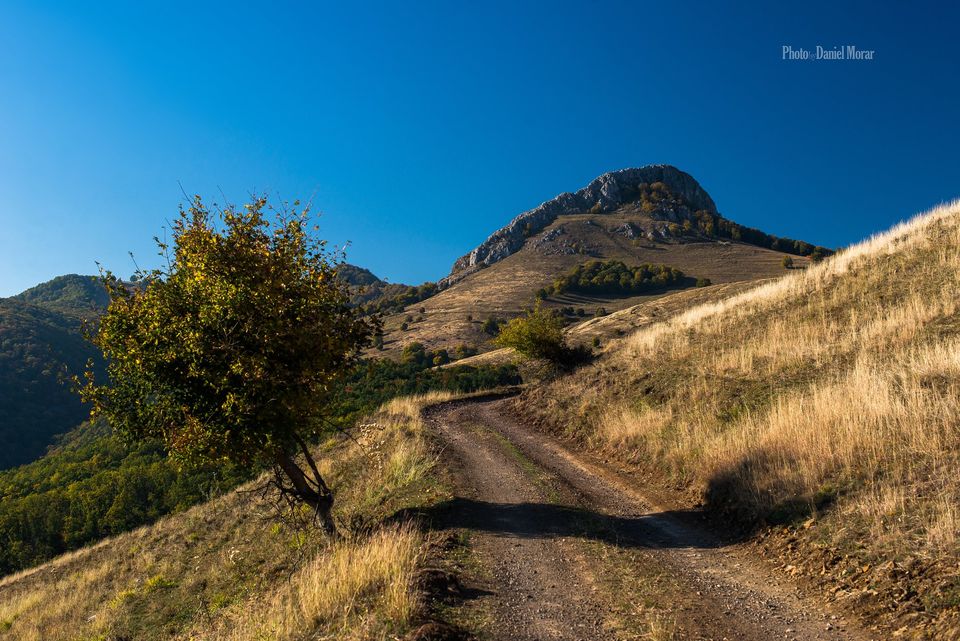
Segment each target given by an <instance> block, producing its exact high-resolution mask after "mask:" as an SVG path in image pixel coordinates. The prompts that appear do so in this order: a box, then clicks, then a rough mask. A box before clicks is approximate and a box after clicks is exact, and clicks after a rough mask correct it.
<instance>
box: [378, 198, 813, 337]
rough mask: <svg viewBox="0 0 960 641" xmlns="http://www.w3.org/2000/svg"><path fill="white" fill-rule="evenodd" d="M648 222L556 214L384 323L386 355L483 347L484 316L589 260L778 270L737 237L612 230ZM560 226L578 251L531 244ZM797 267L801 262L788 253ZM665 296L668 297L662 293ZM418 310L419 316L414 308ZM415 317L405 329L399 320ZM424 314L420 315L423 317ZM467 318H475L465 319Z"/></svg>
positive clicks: (712, 270) (692, 271) (731, 279)
mask: <svg viewBox="0 0 960 641" xmlns="http://www.w3.org/2000/svg"><path fill="white" fill-rule="evenodd" d="M644 220H649V217H648V215H647V214H644V213H642V212H641V211H639V210H638V209H637V208H636V207H634V206H632V205H628V206H625V207H624V208H623V209H622V210H620V211H618V212H612V213H609V214H601V215H587V214H581V215H571V216H561V217H560V218H558V219H557V220H556V221H554V222H553V223H552V224H551V225H549V226H548V227H547V228H546V229H544V230H543V232H541V233H540V234H537V235H535V236H534V237H531V238H530V240H528V241H527V243H526V245H525V246H524V247H523V248H522V249H520V250H519V251H518V252H516V253H515V254H513V255H511V256H508V257H507V258H505V259H503V260H501V261H499V262H497V263H494V264H493V265H491V266H490V267H488V268H485V269H481V270H479V271H476V272H474V273H472V274H470V275H468V276H467V277H465V278H464V279H463V280H461V281H460V282H458V283H456V284H454V285H453V286H452V287H450V288H448V289H446V290H444V291H442V292H440V293H438V294H436V295H435V296H433V297H431V298H429V299H427V300H426V301H423V302H420V303H416V304H414V305H411V306H410V307H409V308H408V309H406V310H404V311H403V312H402V313H400V314H394V315H391V316H390V317H388V318H387V319H386V320H385V325H384V328H385V348H386V352H387V353H388V354H389V353H396V352H399V351H400V350H402V349H403V347H404V346H405V345H407V344H409V343H411V342H414V341H417V342H421V343H423V344H424V345H426V346H427V347H428V348H429V349H437V348H440V347H443V348H447V349H450V348H453V347H456V346H457V345H460V344H469V345H475V346H478V347H482V348H487V347H489V341H490V336H488V335H487V334H485V333H484V332H483V331H482V329H481V327H482V323H483V321H485V320H486V319H487V318H489V317H491V316H492V317H496V318H502V319H510V318H513V317H515V316H517V315H519V314H521V313H522V311H523V310H524V309H525V308H527V307H530V306H531V305H533V302H534V293H535V292H536V291H537V290H538V289H540V288H541V287H545V286H547V285H550V284H551V283H552V282H553V281H554V279H556V277H557V276H558V275H560V274H562V273H564V272H566V271H568V270H570V269H571V268H573V267H575V266H576V265H578V264H581V263H583V262H586V261H588V260H595V259H601V260H610V259H615V260H622V261H625V262H627V263H628V264H640V263H662V264H667V265H670V266H671V267H676V268H677V269H680V270H681V271H683V272H684V273H685V274H687V275H690V276H693V277H697V278H700V277H702V278H709V279H711V281H712V282H713V283H715V284H721V283H722V284H730V283H741V282H745V281H755V280H757V279H763V278H772V277H776V276H780V275H781V274H783V273H784V268H783V266H782V264H781V260H782V259H783V256H784V254H782V253H779V252H775V251H771V250H768V249H763V248H760V247H755V246H753V245H747V244H744V243H738V242H726V241H720V242H693V243H651V242H647V241H646V240H636V241H634V240H631V239H629V238H627V237H626V236H624V235H622V234H621V233H618V232H616V231H615V230H616V229H617V228H618V227H621V226H622V225H623V224H624V223H627V222H631V223H637V222H640V223H641V226H643V224H642V221H644ZM560 227H562V228H563V232H564V233H563V235H562V237H563V238H564V240H565V241H566V242H571V243H574V242H576V243H580V244H582V245H583V246H584V247H585V248H586V249H585V252H584V253H583V254H576V253H557V252H555V251H553V252H551V251H544V250H543V249H538V248H537V239H538V238H539V237H540V236H541V235H542V234H545V233H549V232H551V231H554V230H556V229H558V228H560ZM794 260H795V261H796V264H797V265H798V266H801V265H806V264H807V262H808V261H807V259H806V258H802V257H799V256H796V257H794ZM668 295H669V294H668ZM661 296H662V294H656V295H648V296H633V297H626V298H621V297H607V296H573V295H570V296H566V297H563V299H562V300H557V301H547V303H546V306H547V307H565V306H572V307H574V308H577V307H581V308H584V310H585V311H586V312H588V313H590V314H592V313H593V312H594V311H595V310H596V308H597V307H600V306H602V307H604V308H605V309H606V310H607V311H608V312H613V311H616V310H623V309H626V308H629V307H633V306H636V305H640V304H642V303H644V302H648V301H653V300H656V299H658V298H660V297H661ZM421 308H423V309H424V313H423V314H421V313H420V311H419V310H420V309H421ZM407 316H412V317H413V319H414V320H413V322H409V323H408V327H407V329H406V330H401V329H400V327H401V324H402V323H403V322H405V320H406V318H407ZM421 316H422V320H421ZM467 316H472V318H473V320H472V321H468V320H467ZM616 328H617V327H614V326H612V325H607V327H606V328H604V327H596V328H594V329H596V330H598V332H597V334H593V333H589V336H587V338H592V337H593V335H603V334H604V333H605V332H604V330H610V329H616Z"/></svg>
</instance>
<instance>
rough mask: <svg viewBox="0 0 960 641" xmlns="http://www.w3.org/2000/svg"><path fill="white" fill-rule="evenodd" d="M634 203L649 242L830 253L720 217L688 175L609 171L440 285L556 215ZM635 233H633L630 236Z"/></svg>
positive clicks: (529, 216)
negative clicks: (728, 243)
mask: <svg viewBox="0 0 960 641" xmlns="http://www.w3.org/2000/svg"><path fill="white" fill-rule="evenodd" d="M634 203H639V204H640V205H641V210H642V212H643V213H644V214H646V215H647V216H648V217H649V219H650V220H651V221H656V222H659V223H660V224H653V225H649V226H647V229H645V230H644V235H645V236H646V237H647V238H648V239H649V240H657V239H658V238H659V239H666V238H671V237H674V238H679V237H684V236H687V237H697V236H700V237H706V238H729V239H732V240H737V241H743V242H746V243H748V244H752V245H757V246H759V247H764V248H767V249H773V250H775V251H781V252H784V253H788V254H796V255H800V256H809V255H813V254H816V255H817V256H818V257H824V256H826V255H828V254H830V253H832V252H830V251H829V250H828V249H826V248H824V247H817V246H813V245H811V244H809V243H806V242H804V241H795V240H792V239H789V238H778V237H776V236H771V235H770V234H766V233H764V232H762V231H760V230H758V229H752V228H749V227H744V226H743V225H739V224H737V223H734V222H733V221H730V220H728V219H726V218H723V217H722V216H720V214H719V213H718V212H717V207H716V205H715V204H714V202H713V199H712V198H710V195H709V194H708V193H707V192H706V191H705V190H704V189H703V188H702V187H701V186H700V184H699V183H697V181H696V180H695V179H694V178H693V177H692V176H690V175H689V174H687V173H685V172H683V171H680V170H679V169H677V168H676V167H672V166H670V165H648V166H646V167H639V168H632V169H621V170H619V171H612V172H609V173H606V174H603V175H602V176H600V177H598V178H596V179H594V180H593V181H592V182H591V183H590V184H589V185H587V186H586V187H584V188H583V189H580V190H579V191H577V192H574V193H563V194H560V195H559V196H557V197H556V198H554V199H552V200H548V201H547V202H545V203H543V204H541V205H539V206H538V207H535V208H534V209H531V210H529V211H525V212H523V213H521V214H520V215H518V216H517V217H516V218H514V219H513V220H512V221H510V223H509V224H508V225H507V226H505V227H502V228H500V229H498V230H497V231H495V232H494V233H493V234H491V235H490V237H489V238H487V240H485V241H484V242H483V243H481V244H480V246H478V247H477V248H476V249H474V250H473V251H471V252H470V253H469V254H466V255H465V256H462V257H461V258H459V259H458V260H457V261H456V262H455V263H454V264H453V269H452V270H451V272H450V275H449V276H447V278H446V279H444V280H443V281H441V282H442V284H443V285H449V284H453V283H455V282H457V281H458V280H460V279H462V278H463V277H464V276H466V275H467V274H469V273H470V272H472V271H474V270H476V269H480V268H482V267H486V266H489V265H492V264H493V263H496V262H498V261H500V260H503V259H504V258H506V257H507V256H509V255H511V254H513V253H515V252H516V251H518V250H519V249H520V248H522V247H523V246H524V244H525V243H526V240H527V239H528V238H530V237H531V236H533V235H534V234H538V233H540V232H542V231H544V230H545V229H546V228H547V227H548V226H549V225H550V224H551V223H553V222H554V221H556V220H557V218H558V217H561V216H570V215H575V214H588V213H589V214H596V215H600V214H608V213H612V212H616V211H619V210H621V209H622V208H623V207H624V206H626V205H630V204H634ZM637 231H638V230H637V229H636V228H634V229H633V232H634V233H636V232H637Z"/></svg>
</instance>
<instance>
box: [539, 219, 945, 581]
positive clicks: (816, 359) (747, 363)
mask: <svg viewBox="0 0 960 641" xmlns="http://www.w3.org/2000/svg"><path fill="white" fill-rule="evenodd" d="M958 301H960V202H956V203H952V204H950V205H945V206H943V207H939V208H937V209H935V210H933V211H931V212H929V213H927V214H924V215H921V216H918V217H916V218H914V219H913V220H911V221H908V222H906V223H903V224H901V225H898V226H897V227H895V228H894V229H892V230H890V231H889V232H887V233H884V234H879V235H877V236H875V237H873V238H870V239H868V240H867V241H864V242H863V243H860V244H859V245H855V246H853V247H851V248H849V249H847V250H845V251H844V252H842V253H840V254H839V255H837V256H835V257H833V258H831V259H828V260H826V261H824V262H823V263H820V264H817V265H811V266H810V267H809V268H807V269H803V270H795V271H794V272H791V273H790V274H789V275H787V276H785V277H783V278H780V279H778V280H776V281H773V282H770V283H767V284H763V285H760V286H758V287H755V288H753V289H751V290H749V291H746V292H744V293H741V294H738V295H735V296H732V297H729V298H727V299H724V300H722V301H718V302H713V303H708V304H705V305H699V306H696V307H693V308H691V309H689V310H688V311H686V312H684V313H681V314H679V315H677V316H675V317H673V318H671V319H669V320H667V321H665V322H659V323H654V324H651V325H649V326H647V327H645V328H643V329H640V330H639V331H637V332H635V333H634V334H632V335H630V336H628V337H626V338H624V339H622V340H621V341H619V342H617V343H615V344H614V345H612V346H611V347H609V348H608V350H607V352H608V356H607V357H606V358H605V359H603V361H601V363H600V364H599V365H598V366H597V367H594V368H587V369H585V370H583V371H581V372H579V373H577V374H575V375H573V376H572V377H569V378H567V379H565V380H561V381H558V382H556V383H553V384H552V385H550V386H548V387H546V388H545V389H543V390H539V391H533V392H531V393H529V394H528V403H527V406H528V407H530V408H531V409H530V411H532V412H535V413H539V414H541V415H543V416H544V417H545V418H547V419H549V420H550V421H551V422H552V423H553V424H555V425H557V426H558V427H559V428H560V429H563V430H566V431H567V432H568V433H570V434H574V435H577V436H580V437H582V438H584V439H586V440H587V441H588V442H589V443H591V444H593V445H594V446H596V447H599V448H608V449H609V450H610V451H612V452H620V453H622V452H627V453H628V456H629V457H630V458H632V459H633V460H634V461H635V462H637V463H638V464H642V465H645V466H648V467H649V468H651V469H656V470H658V471H660V472H661V473H664V474H666V475H668V476H669V477H671V478H672V479H673V480H674V481H677V482H679V483H681V484H683V485H684V486H685V487H687V488H689V490H690V492H691V494H692V495H695V496H700V497H704V496H705V497H706V498H707V500H708V503H709V504H711V505H714V506H715V507H717V508H718V509H725V510H730V511H732V512H734V513H736V514H739V515H740V516H742V517H743V518H745V519H748V520H752V519H757V518H759V519H764V518H766V519H768V520H774V521H778V520H780V521H782V520H786V521H790V520H792V519H806V518H808V517H809V516H810V515H813V516H815V517H820V520H817V521H816V522H817V523H818V524H819V525H820V526H821V527H819V528H818V529H817V530H816V531H817V532H818V535H819V536H822V537H824V538H825V540H826V541H827V543H828V544H829V545H832V546H835V548H836V549H846V550H850V549H852V548H856V549H857V550H859V551H858V552H857V554H860V555H862V556H864V557H872V558H878V559H884V558H887V559H888V558H899V557H904V556H908V557H911V558H918V559H926V560H928V561H931V562H932V561H934V560H936V561H938V562H945V561H944V560H945V559H953V561H951V562H954V563H955V562H956V561H957V560H960V538H958V537H960V514H958V512H960V507H958V506H960V503H958V501H960V475H958V474H957V472H958V463H960V460H958V459H960V307H958Z"/></svg>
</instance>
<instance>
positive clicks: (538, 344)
mask: <svg viewBox="0 0 960 641" xmlns="http://www.w3.org/2000/svg"><path fill="white" fill-rule="evenodd" d="M563 325H564V323H563V319H562V318H561V317H560V316H559V315H557V314H554V313H552V312H549V311H547V310H545V309H543V307H542V306H541V305H540V304H537V306H536V307H535V308H534V309H532V310H530V311H529V312H527V314H526V315H524V316H518V317H517V318H514V319H512V320H511V321H510V322H508V323H507V324H506V325H504V326H503V329H501V330H500V334H499V335H498V336H497V337H496V338H495V339H494V343H496V344H497V345H499V346H500V347H512V348H513V349H515V350H517V352H519V353H520V354H522V355H524V356H527V357H529V358H542V359H544V360H547V361H550V362H551V363H554V364H556V365H562V366H570V365H573V364H575V363H576V362H577V361H579V360H582V359H583V358H584V357H585V355H584V354H583V353H582V351H581V350H575V349H571V348H570V347H569V346H567V343H566V340H565V339H564V336H563Z"/></svg>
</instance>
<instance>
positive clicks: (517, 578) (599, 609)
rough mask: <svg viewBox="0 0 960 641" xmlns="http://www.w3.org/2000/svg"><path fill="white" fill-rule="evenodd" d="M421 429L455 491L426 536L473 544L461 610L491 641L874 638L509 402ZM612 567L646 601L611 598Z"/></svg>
mask: <svg viewBox="0 0 960 641" xmlns="http://www.w3.org/2000/svg"><path fill="white" fill-rule="evenodd" d="M425 417H426V419H427V421H428V424H430V425H431V426H432V427H433V428H434V430H435V433H436V435H437V437H438V438H439V440H440V442H441V444H442V447H443V454H442V458H441V460H442V461H443V462H444V464H445V466H446V467H447V468H448V470H449V471H450V472H451V473H452V477H453V479H454V483H455V486H456V498H454V499H453V500H452V501H449V502H448V503H446V504H444V505H442V506H439V507H438V508H437V509H436V510H435V514H434V515H433V521H434V525H435V527H438V528H446V529H454V530H461V531H464V532H466V533H468V536H469V540H470V544H471V547H472V548H473V550H474V551H475V553H476V555H477V557H478V559H479V561H480V563H481V565H482V568H483V569H482V571H481V572H480V573H478V576H475V577H468V580H470V581H473V582H474V583H476V585H472V586H469V587H472V588H475V589H476V592H477V593H478V594H480V595H481V596H479V597H478V598H477V599H476V601H477V602H476V603H474V604H472V605H471V606H469V607H476V608H479V609H481V610H483V611H484V612H486V613H488V616H487V617H486V618H487V619H488V621H487V623H486V624H485V625H484V628H485V629H484V630H483V633H484V636H485V637H489V638H492V639H495V640H502V641H508V640H509V641H553V640H564V641H567V640H569V641H581V640H582V641H593V640H596V641H600V640H604V639H618V638H624V637H629V636H635V635H636V634H637V633H638V632H637V631H640V632H639V633H640V634H646V635H648V636H649V637H654V636H658V635H657V634H654V632H656V631H657V630H659V633H661V634H662V638H674V639H684V640H686V639H703V640H715V641H721V640H723V639H729V640H731V641H732V640H733V639H743V640H745V641H761V640H764V641H766V640H773V639H776V640H778V641H779V640H783V639H796V640H798V641H807V640H815V639H822V640H824V641H866V640H867V639H869V638H870V636H869V635H867V634H865V633H864V632H863V631H861V630H859V629H858V628H856V627H855V626H854V625H853V624H852V623H851V622H848V621H846V620H845V618H844V617H843V615H842V614H841V613H839V612H833V611H831V610H829V609H828V608H827V607H826V606H825V605H824V604H823V603H821V602H820V601H818V600H817V599H815V598H813V597H812V596H809V595H806V594H804V593H803V592H802V591H801V590H800V589H799V588H798V586H797V585H794V584H793V582H792V581H791V580H790V579H789V578H788V577H785V576H781V575H779V574H778V573H775V572H772V571H771V570H770V568H769V567H768V566H766V565H765V564H764V563H763V562H761V561H758V560H757V559H755V558H752V557H751V556H750V553H749V551H748V550H746V549H744V548H743V547H742V546H738V545H724V544H723V543H722V541H721V540H720V539H719V538H717V537H715V536H713V535H711V533H710V532H708V531H706V530H705V529H704V528H703V527H701V526H698V525H697V524H696V519H693V518H691V517H690V515H689V514H681V513H676V512H670V511H667V510H663V509H658V507H657V506H656V505H655V504H654V503H653V502H651V501H650V500H649V499H648V498H647V497H645V496H644V495H643V493H642V488H639V489H638V488H637V487H635V485H636V482H635V481H632V480H631V479H629V478H627V477H626V476H625V475H623V474H622V473H620V472H618V471H616V470H612V469H610V468H609V466H607V465H605V464H604V463H603V462H601V461H599V460H597V459H595V458H594V457H592V456H590V455H588V454H585V453H583V452H578V451H573V450H571V449H569V448H567V447H565V446H564V444H562V443H560V442H558V441H557V440H556V439H554V438H552V437H550V436H548V435H545V434H543V433H541V432H539V431H537V430H535V429H532V428H530V427H527V426H525V425H523V424H522V423H521V422H520V421H518V420H517V419H515V418H514V417H513V416H512V414H511V413H510V412H509V411H508V409H507V408H506V406H505V401H504V400H473V401H456V402H452V403H447V404H443V405H439V406H436V407H433V408H429V409H428V410H427V411H426V413H425ZM627 552H628V553H629V555H625V554H624V553H627ZM624 559H629V562H628V563H627V562H625V561H624ZM610 563H619V564H620V566H619V567H617V568H615V570H616V573H617V574H625V575H630V574H635V575H636V577H634V583H632V585H642V586H643V589H642V592H643V594H642V595H641V594H640V593H639V592H638V593H637V594H636V595H634V594H632V593H631V592H630V591H629V590H628V591H626V592H625V591H623V590H622V589H621V590H619V591H614V592H611V589H610V587H609V581H607V580H606V579H607V578H608V577H607V575H608V574H611V567H610V565H609V564H610ZM624 566H626V567H624ZM651 577H657V578H656V582H655V583H654V582H653V580H652V579H651ZM660 577H665V579H664V580H663V581H661V580H660ZM637 581H641V582H645V583H637ZM658 590H659V591H660V592H659V593H658ZM651 599H652V600H654V601H659V603H658V604H657V611H664V610H665V611H667V612H668V613H669V617H668V618H669V621H668V625H665V626H663V628H662V629H661V628H657V627H656V625H654V624H655V623H656V621H651V620H650V615H651V611H652V610H651V608H650V607H645V606H644V605H643V604H642V603H641V601H643V602H649V601H651ZM634 600H635V601H636V603H634V602H633V601H634ZM648 605H649V604H648ZM630 619H635V620H632V621H631V620H630ZM652 625H653V627H651V626H652Z"/></svg>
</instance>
